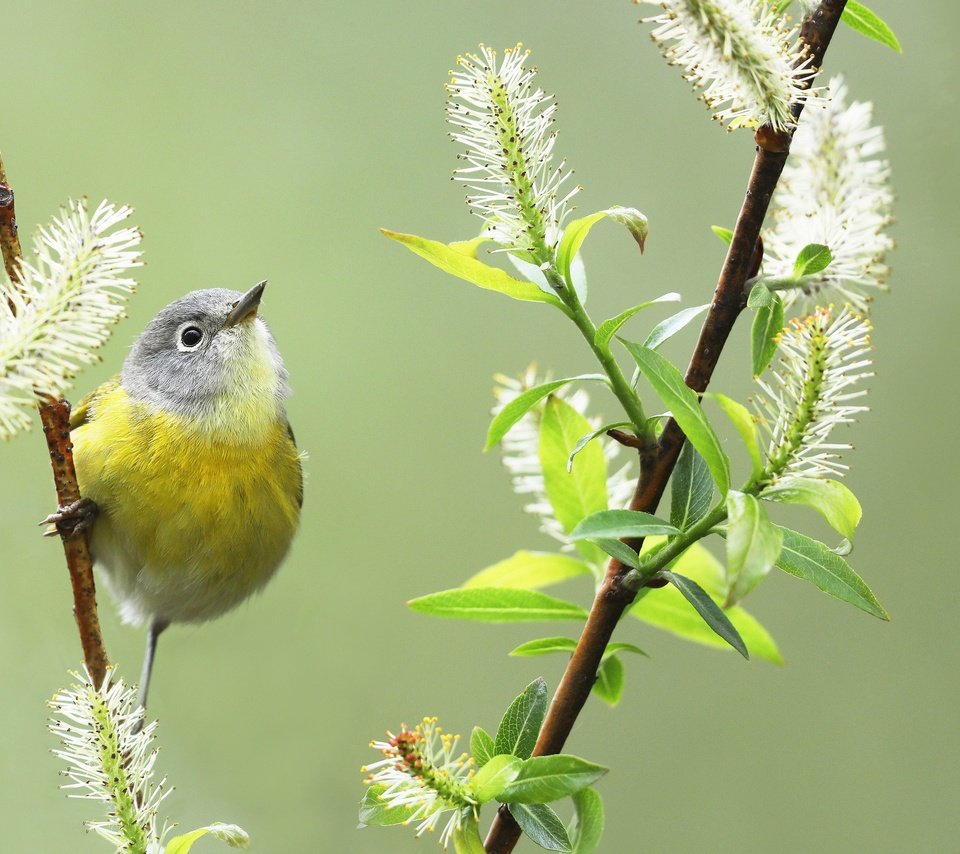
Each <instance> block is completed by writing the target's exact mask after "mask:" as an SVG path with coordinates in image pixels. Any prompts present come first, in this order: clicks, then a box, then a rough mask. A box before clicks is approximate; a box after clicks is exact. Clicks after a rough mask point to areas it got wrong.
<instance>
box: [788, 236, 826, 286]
mask: <svg viewBox="0 0 960 854" xmlns="http://www.w3.org/2000/svg"><path fill="white" fill-rule="evenodd" d="M832 260H833V255H832V254H831V252H830V249H829V247H827V246H824V245H823V244H822V243H808V244H807V245H806V246H804V247H803V249H801V250H800V252H799V253H798V254H797V260H796V261H794V263H793V275H794V276H797V277H798V278H799V277H800V276H812V275H813V274H814V273H820V272H822V271H823V270H826V269H827V267H829V266H830V262H831V261H832Z"/></svg>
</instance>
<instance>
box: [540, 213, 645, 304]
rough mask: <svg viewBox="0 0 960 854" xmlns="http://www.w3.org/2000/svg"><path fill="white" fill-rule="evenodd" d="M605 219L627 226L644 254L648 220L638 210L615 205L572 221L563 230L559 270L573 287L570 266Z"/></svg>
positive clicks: (558, 260)
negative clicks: (593, 229) (585, 242)
mask: <svg viewBox="0 0 960 854" xmlns="http://www.w3.org/2000/svg"><path fill="white" fill-rule="evenodd" d="M604 217H610V219H612V220H614V221H615V222H619V223H620V224H621V225H624V226H626V228H627V230H628V231H629V232H630V234H631V235H632V236H633V239H634V240H636V241H637V245H639V247H640V251H641V252H643V246H644V243H645V241H646V239H647V234H648V233H649V228H648V227H647V218H646V217H645V216H644V215H643V214H642V213H640V211H638V210H637V209H636V208H624V207H620V206H619V205H614V206H613V207H612V208H608V209H607V210H605V211H598V212H597V213H594V214H590V215H589V216H584V217H580V219H575V220H571V221H570V223H569V224H568V225H567V227H566V228H565V229H564V230H563V237H562V238H561V239H560V244H559V245H558V246H557V268H558V269H559V270H560V275H562V276H563V278H564V280H565V281H566V282H567V284H569V285H570V286H571V287H573V281H572V279H571V276H570V266H571V264H572V263H573V259H574V258H575V257H576V255H577V253H578V252H579V251H580V247H581V246H582V245H583V241H584V240H586V238H587V235H588V234H589V233H590V229H591V228H593V226H594V225H596V224H597V223H598V222H600V220H602V219H603V218H604Z"/></svg>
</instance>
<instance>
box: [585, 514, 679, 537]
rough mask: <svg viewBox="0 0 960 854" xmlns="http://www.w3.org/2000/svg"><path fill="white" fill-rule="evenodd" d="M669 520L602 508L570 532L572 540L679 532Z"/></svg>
mask: <svg viewBox="0 0 960 854" xmlns="http://www.w3.org/2000/svg"><path fill="white" fill-rule="evenodd" d="M679 533H680V531H679V530H677V528H675V527H674V526H673V525H671V524H670V523H669V522H664V521H663V519H658V518H657V517H656V516H651V515H650V514H649V513H641V512H639V511H637V510H601V511H599V512H598V513H593V514H591V515H590V516H588V517H587V518H586V519H584V520H583V521H582V522H581V523H580V524H579V525H577V527H576V528H574V529H573V530H572V531H571V532H570V539H571V540H574V541H576V540H591V539H599V538H605V537H606V538H615V539H619V538H620V537H647V536H649V535H651V534H679Z"/></svg>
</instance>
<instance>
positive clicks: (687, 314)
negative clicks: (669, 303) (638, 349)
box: [621, 303, 710, 350]
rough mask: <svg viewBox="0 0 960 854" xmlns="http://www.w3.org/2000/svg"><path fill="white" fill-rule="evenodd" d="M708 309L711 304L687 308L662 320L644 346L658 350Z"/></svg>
mask: <svg viewBox="0 0 960 854" xmlns="http://www.w3.org/2000/svg"><path fill="white" fill-rule="evenodd" d="M708 308H710V303H704V304H703V305H695V306H692V307H691V308H685V309H682V310H681V311H678V312H677V313H676V314H673V315H671V316H670V317H668V318H667V319H666V320H661V321H660V322H659V323H658V324H657V325H656V326H654V327H653V329H652V330H651V332H650V334H649V335H648V336H647V339H646V341H644V342H643V346H644V347H648V348H650V349H651V350H656V349H657V347H659V346H660V345H661V344H662V343H663V342H664V341H666V340H668V339H670V338H672V337H673V336H674V335H676V334H677V333H678V332H679V331H680V330H681V329H683V328H684V327H685V326H686V325H687V324H688V323H690V321H691V320H693V319H694V318H696V317H698V316H699V315H701V314H703V313H704V312H705V311H706V310H707V309H708ZM621 340H622V339H621Z"/></svg>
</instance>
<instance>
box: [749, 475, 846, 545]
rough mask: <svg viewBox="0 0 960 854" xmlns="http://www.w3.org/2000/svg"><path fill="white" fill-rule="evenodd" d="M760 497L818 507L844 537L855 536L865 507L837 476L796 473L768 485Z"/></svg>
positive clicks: (835, 529) (782, 502)
mask: <svg viewBox="0 0 960 854" xmlns="http://www.w3.org/2000/svg"><path fill="white" fill-rule="evenodd" d="M760 497H761V498H763V499H764V500H766V501H777V502H779V503H781V504H802V505H804V506H806V507H810V508H812V509H813V510H816V511H817V513H819V514H820V515H821V516H822V517H823V518H824V519H825V520H826V522H827V524H828V525H830V527H831V528H833V530H834V531H836V532H837V533H838V534H840V536H841V537H846V538H847V539H848V540H852V539H853V535H854V532H855V531H856V529H857V525H859V524H860V517H861V516H862V515H863V510H862V509H861V508H860V502H859V501H857V496H856V495H854V494H853V493H852V492H851V491H850V490H849V489H847V487H846V486H844V484H842V483H840V481H838V480H820V479H818V478H810V477H794V478H790V479H788V480H786V481H783V482H782V483H778V484H774V485H773V486H770V487H767V488H766V489H765V490H764V491H763V492H762V493H760Z"/></svg>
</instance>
